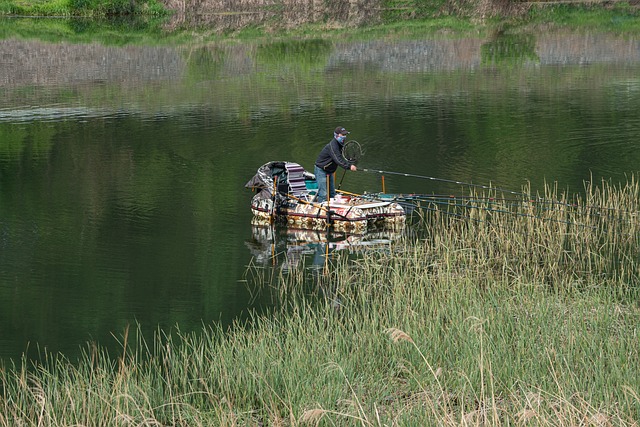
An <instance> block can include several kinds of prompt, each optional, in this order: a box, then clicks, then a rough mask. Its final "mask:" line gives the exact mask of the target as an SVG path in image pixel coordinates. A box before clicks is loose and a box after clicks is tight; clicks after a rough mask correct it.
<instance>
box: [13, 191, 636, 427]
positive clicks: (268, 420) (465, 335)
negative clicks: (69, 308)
mask: <svg viewBox="0 0 640 427" xmlns="http://www.w3.org/2000/svg"><path fill="white" fill-rule="evenodd" d="M586 194H587V195H586V197H585V196H583V197H576V198H573V197H568V196H563V195H561V194H557V191H556V190H554V189H548V192H547V194H546V195H544V198H543V199H538V198H527V199H528V200H534V202H528V203H517V204H512V203H511V202H509V201H500V200H499V199H498V198H495V199H486V198H483V197H482V195H474V196H473V197H475V198H477V200H478V202H477V203H474V204H473V205H474V207H470V206H471V205H469V206H468V207H461V206H457V205H453V204H451V205H446V206H445V205H439V204H432V205H430V206H429V208H431V209H433V210H426V212H427V214H426V215H425V216H424V220H423V222H422V224H423V225H424V226H425V227H426V229H425V233H426V234H425V239H424V240H421V241H420V242H418V243H417V244H413V243H412V244H409V243H407V244H406V245H405V244H403V245H399V246H397V247H395V248H394V251H393V252H392V253H391V254H390V253H388V251H383V252H379V253H375V252H369V253H368V254H367V255H365V256H364V257H363V258H360V259H359V260H358V261H356V262H355V263H354V262H349V261H348V260H347V259H345V258H340V259H338V260H337V261H336V265H334V266H333V267H332V268H330V269H329V270H328V271H327V272H326V274H325V275H324V276H321V278H320V279H319V280H318V282H316V283H315V285H314V288H313V289H314V290H315V292H312V293H311V295H309V293H308V292H309V289H307V287H306V284H308V282H305V280H304V279H305V276H306V270H304V269H300V270H297V271H294V272H292V273H291V274H290V275H287V276H277V275H276V276H274V275H273V274H271V273H272V272H269V271H266V270H262V269H260V268H255V267H252V268H250V269H249V270H248V271H247V272H248V278H249V282H250V283H253V286H255V289H254V291H260V290H261V289H263V287H265V288H270V287H276V289H278V290H279V291H278V292H276V297H277V298H279V301H280V305H279V306H280V307H281V308H279V309H276V310H275V312H274V313H272V314H271V315H267V316H254V318H253V319H252V320H251V322H249V324H248V325H240V324H237V325H235V326H234V327H233V328H232V329H231V330H229V331H223V330H221V329H219V328H217V327H215V326H212V327H204V328H203V330H202V332H201V333H199V334H189V335H182V334H180V333H179V332H178V333H176V334H173V335H171V336H170V335H169V334H165V333H162V332H158V334H157V337H156V338H155V339H154V340H153V341H152V342H147V341H145V340H144V339H142V338H141V337H140V336H139V334H137V333H131V334H129V331H125V332H124V334H123V336H122V337H121V338H120V341H121V345H122V352H121V356H120V357H118V358H117V359H112V358H110V357H109V356H108V355H107V354H106V352H105V351H103V350H101V349H100V348H98V347H96V346H93V345H88V346H87V351H86V356H85V357H84V358H83V359H82V360H80V361H79V362H78V363H70V362H68V361H67V360H65V359H64V358H61V357H49V358H47V359H46V360H44V361H43V362H42V363H40V364H37V365H35V366H29V364H28V363H27V362H25V361H23V362H22V363H20V364H18V365H17V366H13V367H5V368H3V369H1V370H0V390H1V391H0V426H3V427H4V426H13V425H20V424H24V425H50V426H58V425H96V426H98V425H158V424H159V425H189V426H205V425H220V426H230V425H257V424H264V425H291V426H293V425H338V426H342V425H345V426H347V425H364V426H381V425H391V426H396V425H446V426H454V425H455V426H457V425H489V424H491V425H532V424H533V425H549V426H551V425H554V426H555V425H636V424H635V423H637V420H638V419H640V397H639V394H640V376H639V371H638V366H640V354H639V352H640V346H638V344H637V343H638V339H639V338H640V337H638V329H637V325H638V322H639V321H640V308H639V307H638V305H637V298H638V286H639V285H640V281H639V278H640V269H639V266H638V259H639V258H638V255H639V254H638V231H639V230H638V227H639V226H640V223H639V220H638V216H637V214H638V211H639V207H640V206H638V205H639V198H638V197H639V191H638V185H637V183H635V181H633V180H631V181H630V182H629V183H626V184H624V185H621V186H612V185H611V184H609V183H603V184H601V185H600V186H598V187H595V186H590V187H588V188H587V193H586ZM491 195H492V196H497V194H491ZM550 200H553V201H554V202H553V203H549V201H550ZM461 209H464V210H465V217H466V218H468V219H460V217H456V216H454V215H452V214H453V213H460V210H461ZM498 211H501V212H498ZM505 211H510V212H511V213H505Z"/></svg>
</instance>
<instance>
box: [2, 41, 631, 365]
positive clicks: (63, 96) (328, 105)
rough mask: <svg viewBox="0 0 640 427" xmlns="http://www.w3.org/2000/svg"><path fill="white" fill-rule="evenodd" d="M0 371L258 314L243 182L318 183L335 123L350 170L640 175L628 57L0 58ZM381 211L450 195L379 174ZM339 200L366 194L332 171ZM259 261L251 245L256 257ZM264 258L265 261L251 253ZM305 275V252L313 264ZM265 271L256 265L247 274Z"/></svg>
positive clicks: (47, 49) (324, 48) (326, 47)
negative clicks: (391, 201) (47, 355)
mask: <svg viewBox="0 0 640 427" xmlns="http://www.w3.org/2000/svg"><path fill="white" fill-rule="evenodd" d="M0 57H2V58H3V63H2V65H1V66H0V81H2V87H1V88H0V94H1V95H2V97H1V98H0V358H2V359H4V360H8V359H9V358H18V357H20V355H21V354H22V353H23V352H27V354H28V355H29V356H31V357H36V356H37V354H38V348H40V349H44V348H46V349H47V350H50V351H56V352H58V351H59V352H63V353H64V354H65V355H68V356H69V357H71V358H73V357H76V356H77V355H78V354H79V349H80V348H81V347H86V342H87V341H95V342H98V343H100V344H102V345H105V346H108V347H110V348H115V347H117V343H116V341H115V339H114V337H113V336H112V334H114V335H116V336H119V335H121V334H122V332H123V331H124V329H125V328H126V326H127V325H135V324H139V325H140V327H141V329H142V330H143V331H145V332H147V333H151V332H152V331H154V330H157V328H166V329H168V328H173V327H176V326H178V327H179V328H180V329H181V330H182V331H192V330H197V329H198V328H200V327H201V325H202V324H203V323H205V324H206V323H210V322H222V323H224V324H228V323H230V322H232V321H233V320H234V319H237V318H241V317H242V316H243V315H244V314H246V313H247V310H249V309H251V308H256V307H257V308H260V307H265V306H268V305H269V301H270V299H269V298H268V297H267V296H259V297H255V295H254V294H253V293H252V292H251V291H250V288H249V287H248V286H247V284H246V283H245V281H244V279H245V278H246V277H245V273H246V271H247V265H249V264H250V263H252V262H257V261H256V258H255V257H256V254H259V253H260V248H257V246H256V241H255V240H254V238H253V237H252V236H253V230H252V228H251V226H250V220H251V215H250V212H249V200H250V198H251V196H252V193H251V192H250V191H249V190H246V189H244V188H243V185H244V183H245V182H246V181H248V180H249V178H250V177H251V176H252V175H253V173H254V172H255V170H256V169H257V168H258V167H259V166H260V165H262V164H264V163H266V162H268V161H271V160H292V161H296V162H299V163H301V164H302V165H303V166H305V167H306V168H308V169H312V167H313V162H314V160H315V157H316V155H317V153H318V152H319V150H320V149H321V148H322V146H323V145H324V144H325V143H326V142H327V141H328V140H329V139H330V138H331V132H332V131H331V130H332V129H333V128H335V127H336V126H337V125H343V126H345V127H347V129H349V130H351V132H352V134H351V137H352V139H356V140H358V141H359V142H360V143H361V145H362V146H363V148H364V150H365V155H364V157H363V158H362V160H361V166H362V167H365V168H372V169H383V170H388V171H397V172H406V173H412V174H418V175H426V176H432V177H438V178H443V179H448V180H456V181H464V182H471V183H476V184H488V183H489V182H491V183H493V184H494V185H498V186H500V187H504V188H511V189H514V190H520V189H521V187H522V185H525V184H527V182H530V183H531V185H532V187H533V188H534V190H535V189H541V188H542V186H543V185H544V183H545V181H546V182H558V184H559V186H560V187H561V188H567V189H569V191H571V192H579V191H581V190H582V183H583V181H584V180H588V179H590V177H593V178H594V179H595V180H600V179H602V178H605V179H612V180H614V182H619V181H623V180H624V179H625V176H626V175H628V174H631V173H636V172H637V171H638V169H639V165H640V150H639V149H638V148H639V145H640V115H639V114H638V111H640V77H638V76H640V41H638V40H633V39H629V38H622V37H617V36H613V35H609V34H584V33H580V34H575V33H562V34H544V35H524V36H523V35H518V36H501V37H489V38H483V37H480V36H478V37H467V38H462V39H460V38H455V39H454V38H449V39H447V38H444V39H443V38H435V37H434V38H425V39H420V40H404V41H388V40H384V41H383V40H371V41H366V42H357V43H356V42H354V43H333V42H327V41H323V40H314V41H292V42H274V43H266V44H260V45H256V44H240V45H233V46H230V45H203V46H197V47H179V48H175V47H156V46H154V47H151V46H149V47H140V46H136V47H108V46H100V45H97V44H92V45H75V44H70V43H58V44H47V43H44V42H39V41H35V40H34V41H29V40H17V39H5V40H2V41H0ZM386 187H387V191H389V192H417V193H440V192H446V193H451V194H455V193H459V192H460V191H461V189H460V187H459V186H456V185H449V184H445V183H443V182H440V181H435V180H424V179H422V180H421V179H415V178H403V177H396V176H387V177H386ZM343 188H345V189H348V190H353V191H364V190H369V191H377V190H379V189H380V177H379V176H377V175H374V174H367V173H364V172H358V173H348V174H347V175H346V177H345V180H344V183H343ZM258 246H259V245H258ZM262 249H264V248H262ZM308 253H309V256H311V257H312V256H313V251H312V250H311V251H308ZM260 261H262V259H260Z"/></svg>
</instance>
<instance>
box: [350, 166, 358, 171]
mask: <svg viewBox="0 0 640 427" xmlns="http://www.w3.org/2000/svg"><path fill="white" fill-rule="evenodd" d="M349 169H351V170H352V171H354V172H355V171H357V170H358V168H357V167H356V165H351V167H350V168H349Z"/></svg>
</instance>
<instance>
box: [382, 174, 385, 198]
mask: <svg viewBox="0 0 640 427" xmlns="http://www.w3.org/2000/svg"><path fill="white" fill-rule="evenodd" d="M384 193H386V191H385V188H384V175H382V194H384Z"/></svg>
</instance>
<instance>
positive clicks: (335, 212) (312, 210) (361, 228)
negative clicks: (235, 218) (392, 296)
mask: <svg viewBox="0 0 640 427" xmlns="http://www.w3.org/2000/svg"><path fill="white" fill-rule="evenodd" d="M251 211H252V213H253V216H254V217H253V221H252V223H253V224H255V225H262V224H271V223H281V224H287V225H289V226H291V227H295V228H302V229H309V230H326V229H327V228H329V227H332V228H333V229H334V230H337V231H345V232H348V233H356V234H362V233H366V232H367V231H368V230H370V229H379V228H384V229H400V228H402V227H403V226H404V223H405V218H406V215H405V212H404V209H403V208H402V207H401V206H400V205H398V204H397V203H392V202H371V201H367V200H363V199H359V198H341V199H338V200H332V201H330V202H329V203H326V202H325V203H322V204H317V203H308V202H303V201H287V202H284V203H276V205H275V206H274V201H273V200H271V199H265V198H260V197H254V198H253V200H252V202H251Z"/></svg>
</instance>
